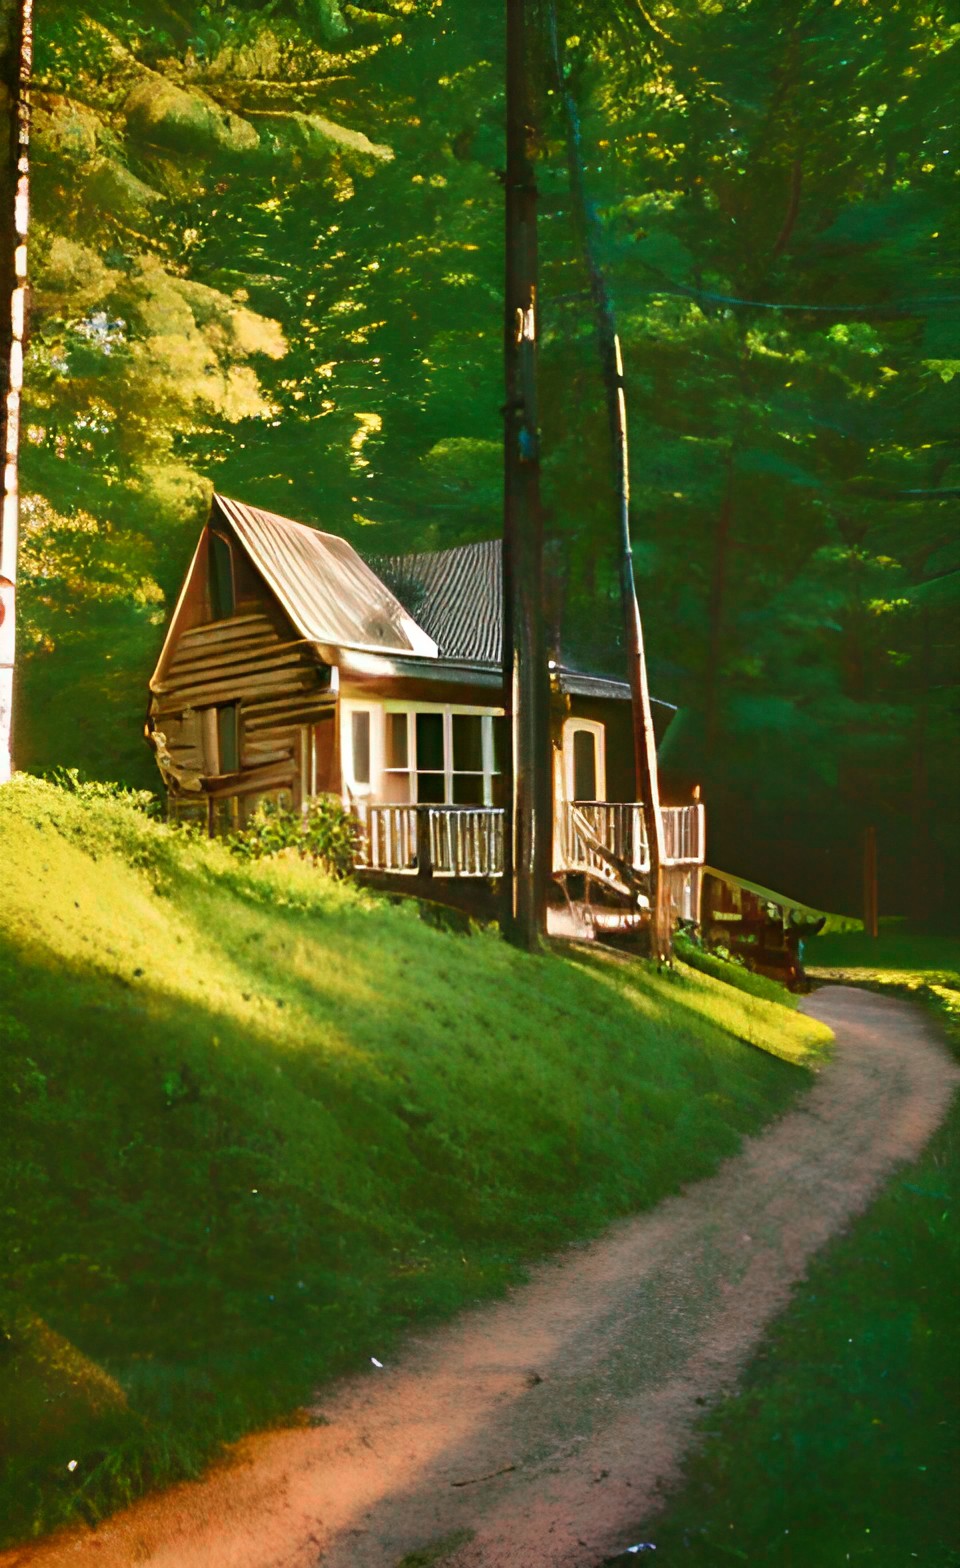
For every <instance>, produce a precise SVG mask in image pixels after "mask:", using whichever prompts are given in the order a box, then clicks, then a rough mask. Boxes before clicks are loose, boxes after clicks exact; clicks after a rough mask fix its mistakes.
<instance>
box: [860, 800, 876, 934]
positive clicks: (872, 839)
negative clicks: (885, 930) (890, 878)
mask: <svg viewBox="0 0 960 1568" xmlns="http://www.w3.org/2000/svg"><path fill="white" fill-rule="evenodd" d="M863 928H864V930H865V931H866V933H867V936H872V937H878V936H879V935H880V903H879V898H878V880H877V830H876V828H875V827H867V828H864V830H863Z"/></svg>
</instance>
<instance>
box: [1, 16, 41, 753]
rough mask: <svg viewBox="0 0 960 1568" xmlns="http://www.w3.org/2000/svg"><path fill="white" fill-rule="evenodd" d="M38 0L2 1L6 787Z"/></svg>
mask: <svg viewBox="0 0 960 1568" xmlns="http://www.w3.org/2000/svg"><path fill="white" fill-rule="evenodd" d="M32 65H33V0H0V116H2V130H0V400H2V401H0V452H2V454H3V482H2V498H0V784H5V783H7V781H8V780H9V778H10V774H11V772H12V769H13V759H12V741H13V736H12V731H13V676H14V662H15V655H16V618H15V612H16V587H17V543H18V532H19V522H20V516H19V503H20V488H19V478H18V459H19V451H20V396H21V389H22V387H23V346H24V333H25V328H26V313H27V290H26V284H27V225H28V221H29V215H30V164H29V151H30V90H29V89H30V72H31V68H32Z"/></svg>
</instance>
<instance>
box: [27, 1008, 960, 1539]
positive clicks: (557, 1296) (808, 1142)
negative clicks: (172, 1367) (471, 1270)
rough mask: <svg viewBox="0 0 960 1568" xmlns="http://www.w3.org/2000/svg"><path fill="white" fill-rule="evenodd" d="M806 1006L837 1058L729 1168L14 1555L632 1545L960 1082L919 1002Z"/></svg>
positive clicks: (916, 1148)
mask: <svg viewBox="0 0 960 1568" xmlns="http://www.w3.org/2000/svg"><path fill="white" fill-rule="evenodd" d="M806 1006H807V1010H808V1011H809V1012H811V1013H813V1014H815V1015H816V1016H817V1017H818V1018H821V1019H823V1020H824V1021H825V1022H827V1023H828V1024H830V1025H831V1026H832V1027H833V1028H834V1029H835V1031H836V1034H837V1049H836V1054H835V1058H834V1060H833V1061H832V1062H831V1064H830V1065H829V1066H827V1067H825V1068H824V1069H823V1070H822V1071H821V1073H820V1076H819V1078H818V1080H817V1082H816V1084H815V1086H814V1088H813V1089H812V1091H811V1093H810V1094H809V1095H808V1096H807V1098H806V1099H805V1101H804V1102H803V1104H802V1106H801V1107H800V1108H799V1109H798V1110H795V1111H792V1112H791V1113H790V1114H789V1115H787V1116H785V1117H784V1118H783V1119H782V1120H781V1121H779V1122H777V1123H775V1124H774V1125H772V1126H771V1127H770V1128H768V1130H767V1131H766V1132H764V1133H763V1134H761V1135H760V1136H758V1137H756V1138H754V1139H752V1140H751V1141H750V1142H748V1143H747V1145H746V1146H745V1147H744V1150H743V1152H742V1153H741V1154H740V1155H739V1156H737V1157H736V1158H735V1159H732V1160H729V1161H728V1162H727V1163H726V1164H725V1165H724V1166H723V1167H722V1169H721V1170H720V1171H719V1172H718V1173H717V1175H715V1176H713V1177H711V1178H710V1179H709V1180H707V1181H702V1182H699V1183H698V1184H697V1185H695V1186H693V1187H690V1188H688V1189H687V1190H686V1192H684V1193H683V1194H681V1195H679V1196H677V1197H674V1198H670V1199H668V1200H667V1201H666V1202H664V1203H662V1204H660V1206H659V1207H658V1208H657V1209H655V1210H654V1211H653V1212H651V1213H650V1214H647V1215H644V1216H642V1217H640V1218H638V1219H635V1220H630V1221H626V1222H624V1223H622V1224H619V1225H617V1226H616V1227H615V1228H614V1229H613V1230H611V1231H610V1232H608V1233H607V1234H606V1235H605V1236H604V1237H603V1238H602V1239H601V1240H599V1241H597V1242H595V1243H593V1244H591V1245H590V1246H587V1247H582V1248H575V1249H572V1250H570V1251H568V1252H566V1253H563V1254H561V1255H560V1256H559V1257H556V1258H554V1259H553V1260H552V1261H551V1262H549V1263H548V1264H546V1265H544V1266H542V1267H541V1268H539V1269H538V1270H537V1271H536V1272H535V1274H534V1275H533V1277H532V1279H531V1281H530V1283H529V1284H527V1285H525V1286H522V1287H520V1288H519V1289H517V1290H516V1291H515V1292H514V1293H513V1295H512V1296H510V1297H509V1298H508V1299H507V1300H506V1301H504V1302H500V1303H496V1304H494V1305H492V1306H488V1307H484V1308H481V1309H478V1310H476V1311H474V1312H471V1313H468V1314H466V1315H464V1316H462V1317H461V1318H459V1319H458V1320H457V1321H456V1322H455V1323H453V1324H451V1325H450V1326H449V1327H447V1328H445V1329H442V1330H440V1331H436V1332H432V1333H430V1334H429V1335H427V1336H424V1337H422V1338H419V1339H417V1338H411V1339H410V1340H409V1341H408V1343H407V1346H406V1349H405V1352H404V1354H403V1356H402V1358H401V1360H400V1361H399V1362H398V1363H397V1364H396V1365H395V1366H394V1365H391V1366H389V1367H385V1368H384V1369H383V1370H381V1371H378V1370H376V1369H375V1368H373V1367H371V1370H370V1373H369V1375H365V1376H363V1377H359V1378H354V1379H352V1380H350V1381H348V1382H345V1383H343V1384H342V1385H340V1387H339V1388H337V1389H334V1390H333V1391H332V1392H330V1393H329V1394H327V1395H325V1396H324V1398H323V1399H322V1401H321V1402H320V1405H319V1407H318V1409H319V1411H320V1412H322V1414H323V1415H324V1416H325V1417H326V1418H327V1420H328V1421H329V1425H326V1426H321V1427H317V1428H313V1429H310V1430H302V1429H301V1430H296V1431H290V1432H281V1433H275V1434H271V1435H268V1436H263V1437H255V1438H251V1439H249V1440H248V1441H246V1442H245V1443H242V1444H240V1445H239V1446H238V1449H237V1451H236V1455H237V1460H236V1463H235V1464H233V1465H231V1466H225V1467H222V1468H220V1469H218V1470H216V1471H214V1472H213V1473H212V1474H211V1475H209V1476H208V1477H207V1478H206V1479H205V1480H204V1481H202V1482H200V1483H197V1484H195V1485H184V1486H179V1487H176V1488H174V1489H173V1490H171V1491H169V1492H166V1493H164V1494H162V1495H160V1496H158V1497H154V1498H150V1499H147V1500H146V1501H145V1502H143V1503H141V1504H139V1505H137V1506H136V1507H134V1508H131V1509H129V1510H128V1511H127V1512H125V1513H123V1514H120V1515H118V1516H117V1517H115V1518H114V1519H112V1520H110V1521H109V1522H108V1523H107V1524H105V1525H104V1526H102V1528H101V1529H100V1530H99V1531H97V1532H96V1533H94V1534H90V1533H88V1534H85V1535H72V1536H60V1537H58V1538H55V1539H54V1540H52V1541H49V1542H47V1543H45V1544H43V1545H41V1546H40V1547H37V1548H30V1549H26V1550H23V1551H19V1552H18V1551H14V1552H10V1553H7V1554H4V1555H0V1568H14V1565H26V1564H28V1563H29V1564H30V1568H68V1565H69V1568H72V1565H74V1564H76V1565H78V1568H87V1565H88V1564H89V1565H90V1568H93V1565H97V1568H129V1565H133V1564H138V1565H141V1564H146V1565H149V1568H318V1565H322V1568H396V1565H397V1564H398V1562H399V1560H400V1559H401V1558H402V1557H403V1555H404V1554H405V1553H407V1552H410V1551H412V1550H414V1549H416V1548H422V1547H424V1546H426V1545H427V1544H428V1543H432V1542H436V1541H438V1540H440V1539H442V1538H446V1537H450V1536H455V1535H456V1534H457V1532H463V1534H462V1535H461V1537H460V1539H461V1542H462V1543H463V1544H461V1545H459V1546H457V1547H455V1548H454V1549H453V1551H452V1555H444V1557H443V1559H442V1560H443V1563H444V1564H445V1565H449V1568H593V1565H596V1564H597V1563H599V1562H601V1561H602V1559H603V1558H604V1557H605V1556H607V1555H611V1554H612V1553H614V1552H616V1551H619V1550H622V1549H623V1547H624V1546H625V1545H627V1544H628V1535H627V1533H626V1532H628V1531H629V1530H631V1529H632V1528H633V1527H634V1526H635V1522H636V1520H638V1519H642V1518H644V1517H645V1516H646V1515H649V1514H650V1513H651V1512H652V1511H653V1510H654V1509H655V1507H656V1503H657V1499H658V1495H659V1493H660V1490H661V1489H662V1488H665V1487H667V1486H669V1485H670V1483H671V1482H672V1481H674V1480H675V1479H676V1478H677V1476H678V1473H679V1466H680V1462H681V1460H682V1458H683V1454H684V1451H685V1449H686V1448H687V1447H688V1445H689V1442H690V1439H691V1430H692V1428H693V1425H694V1423H695V1422H696V1420H697V1419H698V1417H699V1416H700V1415H702V1413H703V1406H704V1405H709V1404H710V1403H712V1402H713V1401H714V1400H716V1399H717V1398H718V1397H720V1396H721V1395H722V1394H723V1393H724V1392H725V1391H726V1390H728V1389H729V1388H730V1386H731V1385H732V1384H733V1383H734V1382H735V1381H736V1378H737V1375H738V1372H739V1370H740V1368H741V1367H742V1366H743V1364H744V1362H745V1360H746V1358H747V1357H748V1356H749V1354H750V1351H751V1349H752V1348H753V1346H754V1345H755V1343H756V1340H757V1338H758V1336H759V1335H760V1334H761V1332H762V1331H763V1329H764V1328H765V1327H766V1325H767V1324H768V1323H769V1322H770V1320H771V1318H772V1317H773V1316H774V1315H775V1314H776V1313H777V1312H779V1311H780V1309H781V1308H782V1307H783V1305H784V1304H785V1302H786V1300H787V1297H788V1295H789V1291H790V1287H791V1285H792V1284H793V1283H794V1281H796V1280H797V1279H798V1278H799V1277H800V1276H801V1275H802V1274H803V1272H804V1269H805V1267H806V1264H807V1260H808V1259H809V1258H810V1256H811V1254H812V1253H813V1252H815V1251H816V1249H817V1248H818V1247H820V1246H822V1245H823V1243H824V1242H825V1241H826V1240H827V1239H828V1238H829V1237H830V1236H832V1235H833V1234H834V1233H835V1232H836V1231H838V1230H839V1229H841V1228H842V1227H843V1226H844V1225H845V1224H846V1223H847V1221H848V1220H849V1219H850V1218H851V1217H852V1216H853V1215H855V1214H857V1213H859V1212H860V1211H861V1210H862V1209H863V1208H864V1207H865V1205H866V1204H867V1202H868V1201H869V1199H870V1197H871V1195H872V1194H873V1193H874V1192H875V1191H876V1189H877V1187H878V1185H879V1184H880V1182H881V1181H882V1180H883V1178H884V1177H885V1176H886V1175H887V1173H888V1172H889V1171H890V1169H891V1167H892V1166H893V1165H894V1164H895V1163H897V1162H898V1161H901V1160H906V1159H909V1158H911V1157H913V1156H915V1155H916V1154H917V1153H918V1152H919V1150H920V1149H921V1148H922V1146H923V1144H924V1143H925V1142H926V1140H927V1138H928V1137H929V1136H930V1134H931V1133H932V1132H933V1131H934V1129H935V1128H936V1126H937V1125H938V1123H939V1121H940V1120H941V1118H942V1116H943V1114H944V1112H945V1110H946V1105H947V1100H948V1098H949V1095H950V1091H951V1089H952V1087H953V1085H954V1084H956V1082H957V1081H958V1079H960V1071H958V1069H957V1068H956V1067H955V1066H954V1065H953V1063H952V1062H951V1060H950V1059H949V1057H948V1055H947V1053H946V1052H945V1050H944V1048H943V1046H942V1045H941V1044H940V1042H939V1040H938V1039H937V1037H936V1034H935V1031H934V1030H933V1029H932V1027H931V1026H930V1024H929V1023H928V1022H927V1020H926V1018H925V1017H924V1015H923V1014H922V1013H921V1012H920V1010H919V1008H916V1007H913V1006H911V1005H909V1004H907V1003H904V1002H898V1001H896V1000H892V999H889V998H886V997H879V996H874V995H871V994H869V993H867V992H863V991H856V990H852V989H849V988H846V987H842V986H832V987H828V988H825V989H823V990H821V991H818V992H816V993H815V994H814V995H813V996H812V997H811V998H809V999H808V1002H807V1004H806ZM372 1348H375V1347H372ZM468 1533H470V1538H469V1539H466V1537H467V1534H468ZM451 1544H452V1543H451Z"/></svg>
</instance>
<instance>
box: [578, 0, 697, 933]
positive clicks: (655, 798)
mask: <svg viewBox="0 0 960 1568" xmlns="http://www.w3.org/2000/svg"><path fill="white" fill-rule="evenodd" d="M547 20H548V31H549V39H550V50H551V54H552V57H553V68H554V75H555V78H556V87H557V93H558V96H559V99H560V103H561V106H562V108H563V117H564V128H565V132H566V150H567V177H568V181H569V185H570V194H571V197H572V198H573V216H574V223H575V225H576V230H577V238H578V240H579V243H580V249H581V254H582V256H583V261H584V265H585V266H586V269H587V274H588V277H589V280H590V296H591V299H592V302H593V314H594V324H595V327H596V334H597V346H598V349H599V354H600V368H601V373H602V375H603V385H604V392H605V394H606V403H607V422H608V426H609V430H610V447H611V455H612V461H613V488H614V500H615V506H616V517H617V536H618V539H619V545H620V602H621V610H622V614H623V627H624V641H625V644H626V652H627V669H628V679H629V682H630V696H631V708H632V713H633V751H634V765H635V772H636V780H637V789H638V791H639V794H640V801H641V805H642V807H643V819H644V826H645V828H646V834H647V842H648V844H649V846H650V892H651V899H650V903H651V910H652V920H653V944H652V945H653V950H654V953H655V956H656V957H657V958H658V959H659V958H668V957H669V956H670V953H671V950H672V930H671V925H672V922H671V917H670V909H669V904H668V899H667V887H666V878H665V877H664V874H663V860H664V839H663V814H662V812H661V810H660V784H659V777H658V774H657V748H656V738H655V736H654V731H653V715H652V711H651V707H650V689H649V684H648V681H647V665H646V655H645V651H644V645H643V625H642V622H641V619H640V606H639V603H638V601H637V587H636V579H635V577H634V571H633V544H632V539H631V533H630V458H629V449H628V445H627V403H626V391H625V386H624V377H623V359H622V355H621V352H620V339H619V336H618V335H617V328H616V318H615V315H614V309H613V301H612V300H611V298H610V291H609V289H608V288H607V281H606V277H605V275H604V271H603V265H602V263H601V260H600V223H599V219H598V217H597V214H596V210H595V208H594V206H593V204H592V203H591V201H590V199H589V196H588V194H587V183H586V176H585V173H584V158H583V137H582V131H581V125H580V112H579V109H578V107H577V101H576V98H575V97H574V95H573V93H572V92H571V90H570V89H569V87H568V86H567V83H566V80H565V78H564V75H563V63H562V60H561V56H560V42H559V36H558V32H557V5H556V0H550V6H549V13H548V19H547Z"/></svg>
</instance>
